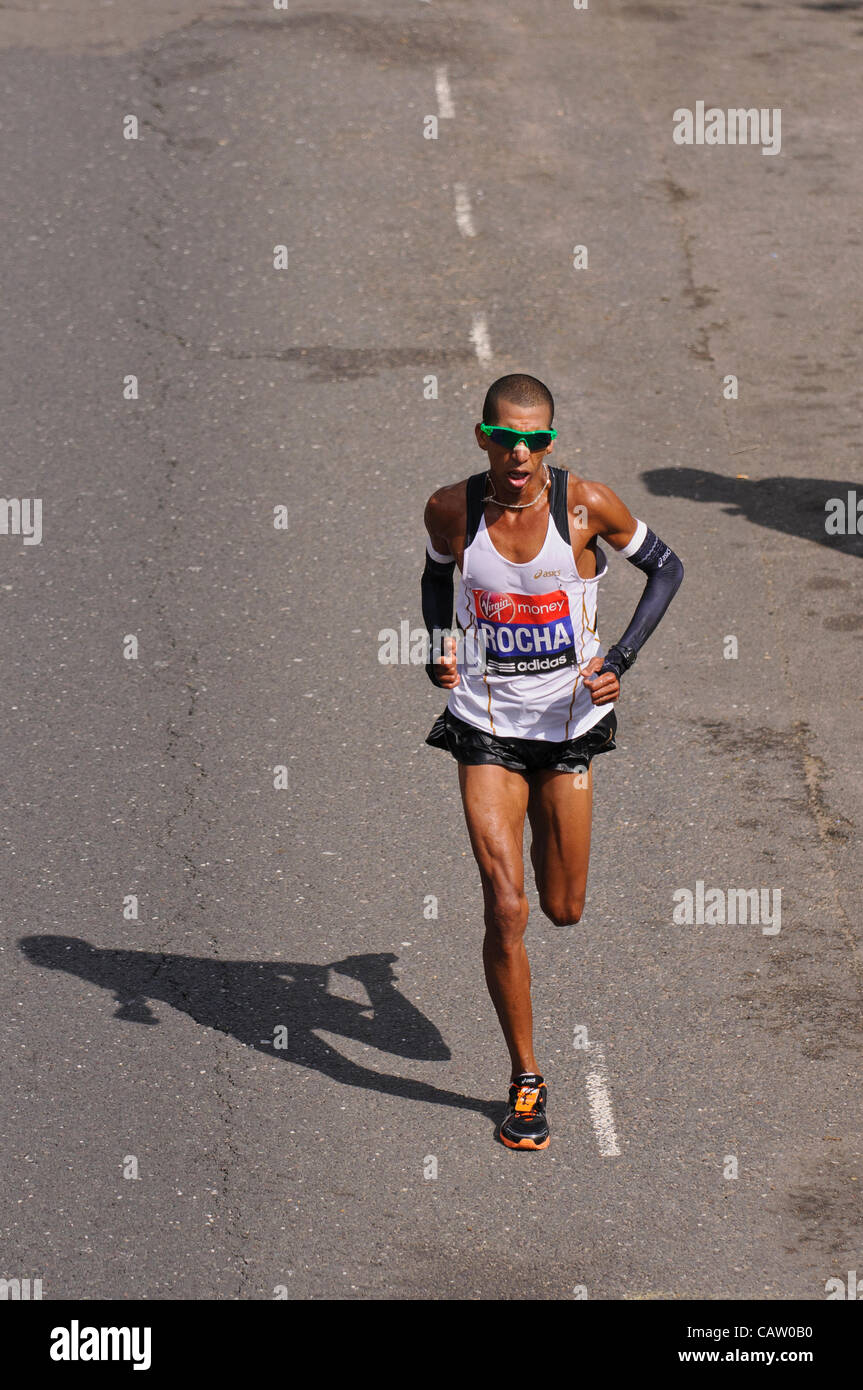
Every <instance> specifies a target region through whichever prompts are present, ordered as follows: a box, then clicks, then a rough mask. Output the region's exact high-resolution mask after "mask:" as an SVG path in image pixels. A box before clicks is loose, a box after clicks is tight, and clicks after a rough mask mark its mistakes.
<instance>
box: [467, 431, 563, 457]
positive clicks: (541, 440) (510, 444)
mask: <svg viewBox="0 0 863 1390" xmlns="http://www.w3.org/2000/svg"><path fill="white" fill-rule="evenodd" d="M480 429H481V430H482V432H483V434H484V435H485V436H486V438H487V439H490V440H491V441H492V443H493V444H500V446H501V447H502V448H503V449H514V448H515V446H516V444H518V442H519V440H521V439H523V440H524V442H525V444H526V445H527V447H528V449H530V452H531V453H532V454H536V453H539V452H540V451H541V450H542V449H547V448H548V446H549V444H550V443H551V441H552V440H553V439H557V430H551V429H548V430H530V431H529V432H528V433H527V434H524V433H522V434H519V432H518V430H505V429H502V428H501V426H500V425H480Z"/></svg>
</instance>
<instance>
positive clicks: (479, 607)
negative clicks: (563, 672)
mask: <svg viewBox="0 0 863 1390" xmlns="http://www.w3.org/2000/svg"><path fill="white" fill-rule="evenodd" d="M473 597H474V604H475V611H476V616H477V627H478V630H479V639H480V645H481V648H482V649H483V650H484V654H485V666H486V670H487V671H488V672H490V673H491V674H493V675H498V676H531V675H541V674H543V673H544V672H546V671H557V670H559V669H560V668H561V667H562V666H574V665H575V637H574V635H573V631H572V616H571V614H570V611H569V597H568V595H567V594H565V593H564V592H563V590H562V589H555V590H554V591H553V592H552V593H550V594H495V593H490V592H489V591H488V590H487V589H474V590H473Z"/></svg>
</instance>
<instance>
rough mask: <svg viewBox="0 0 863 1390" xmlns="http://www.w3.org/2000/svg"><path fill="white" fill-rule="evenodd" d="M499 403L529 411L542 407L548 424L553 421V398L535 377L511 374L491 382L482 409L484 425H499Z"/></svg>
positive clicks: (519, 373) (521, 373)
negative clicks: (505, 402)
mask: <svg viewBox="0 0 863 1390" xmlns="http://www.w3.org/2000/svg"><path fill="white" fill-rule="evenodd" d="M501 401H509V402H510V403H511V404H512V405H520V406H526V407H528V408H529V409H536V408H537V407H538V406H544V407H545V409H546V410H547V411H548V423H549V424H552V422H553V420H554V397H553V396H552V394H551V392H550V391H549V389H548V387H547V386H546V385H545V384H544V383H543V382H541V381H539V380H537V378H536V377H535V376H526V375H525V374H524V373H523V372H513V373H512V374H511V375H510V376H501V377H498V379H497V381H493V382H492V384H491V386H490V387H489V388H488V391H487V392H486V396H485V402H484V404H483V407H482V422H483V424H484V425H496V424H498V423H499V406H500V402H501Z"/></svg>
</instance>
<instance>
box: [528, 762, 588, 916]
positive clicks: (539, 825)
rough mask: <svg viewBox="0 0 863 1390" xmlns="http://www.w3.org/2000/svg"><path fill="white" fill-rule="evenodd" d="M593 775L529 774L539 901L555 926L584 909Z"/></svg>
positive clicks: (529, 805) (535, 872)
mask: <svg viewBox="0 0 863 1390" xmlns="http://www.w3.org/2000/svg"><path fill="white" fill-rule="evenodd" d="M592 811H593V776H592V772H591V770H590V769H588V771H587V773H586V774H579V773H572V772H534V773H532V774H531V776H530V796H529V800H528V806H527V814H528V819H529V821H530V828H531V831H532V833H533V843H532V844H531V847H530V858H531V863H532V864H533V872H534V878H535V880H536V887H537V892H538V893H539V903H540V907H541V908H542V910H543V912H544V913H545V915H546V917H549V918H550V919H551V921H552V922H554V924H555V926H558V927H566V926H571V925H572V924H573V923H575V922H577V921H578V919H579V918H580V916H581V913H582V909H583V908H584V895H585V892H586V889H587V868H588V864H589V861H590V824H591V815H592Z"/></svg>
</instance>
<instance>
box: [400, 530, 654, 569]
mask: <svg viewBox="0 0 863 1390" xmlns="http://www.w3.org/2000/svg"><path fill="white" fill-rule="evenodd" d="M642 539H643V538H642ZM426 554H427V555H430V556H431V558H432V559H433V560H437V562H438V564H439V565H454V564H455V556H454V555H441V553H440V551H439V550H435V548H434V546H433V545H432V543H431V539H430V537H429V536H426Z"/></svg>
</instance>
